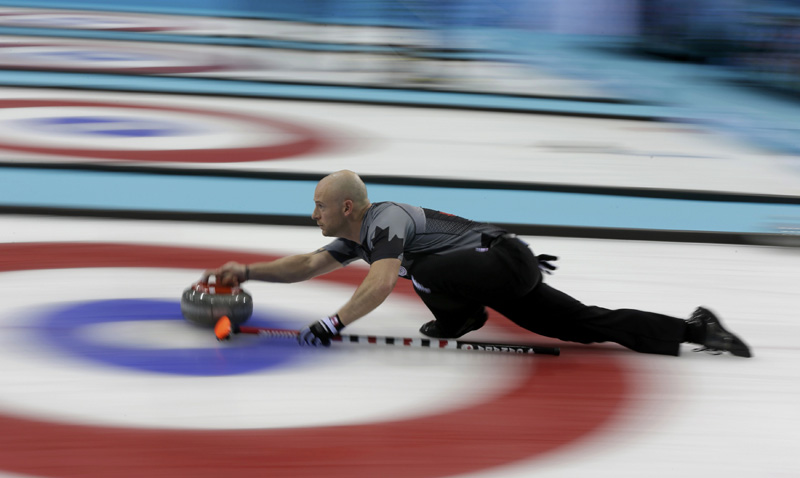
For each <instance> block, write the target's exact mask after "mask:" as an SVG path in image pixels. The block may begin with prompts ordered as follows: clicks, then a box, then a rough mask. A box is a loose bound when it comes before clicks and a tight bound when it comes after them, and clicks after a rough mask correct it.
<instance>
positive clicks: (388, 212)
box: [365, 201, 425, 230]
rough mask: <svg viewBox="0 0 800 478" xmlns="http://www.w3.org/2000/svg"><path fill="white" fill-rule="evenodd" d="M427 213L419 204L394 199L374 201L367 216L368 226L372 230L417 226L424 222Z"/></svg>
mask: <svg viewBox="0 0 800 478" xmlns="http://www.w3.org/2000/svg"><path fill="white" fill-rule="evenodd" d="M424 218H425V213H424V212H423V210H422V209H421V208H419V207H417V206H412V205H410V204H404V203H399V202H393V201H383V202H377V203H373V204H372V207H370V209H369V211H367V216H366V218H365V219H366V221H365V222H366V226H367V227H368V228H369V229H370V230H374V229H375V228H381V229H385V228H387V227H392V228H395V229H396V228H398V227H401V228H408V227H416V226H417V225H418V224H421V223H423V222H424Z"/></svg>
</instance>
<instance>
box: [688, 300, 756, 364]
mask: <svg viewBox="0 0 800 478" xmlns="http://www.w3.org/2000/svg"><path fill="white" fill-rule="evenodd" d="M686 325H687V326H688V327H692V328H693V331H692V332H694V333H695V337H698V338H699V340H695V342H696V343H698V344H700V345H702V346H703V348H701V349H698V350H699V351H709V352H730V353H732V354H733V355H735V356H737V357H752V355H751V354H750V348H749V347H748V346H747V344H745V343H744V342H743V341H742V339H740V338H739V337H737V336H735V335H733V334H732V333H730V332H728V331H727V330H726V329H725V327H723V326H722V323H720V321H719V319H718V318H717V316H716V315H714V313H713V312H711V311H710V310H708V309H706V308H703V307H698V308H697V309H696V310H695V311H694V313H692V316H691V317H689V320H687V321H686Z"/></svg>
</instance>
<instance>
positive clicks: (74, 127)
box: [24, 115, 198, 138]
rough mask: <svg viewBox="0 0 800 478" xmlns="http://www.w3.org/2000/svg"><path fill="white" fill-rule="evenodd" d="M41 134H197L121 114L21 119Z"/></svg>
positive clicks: (136, 135) (193, 130) (186, 129)
mask: <svg viewBox="0 0 800 478" xmlns="http://www.w3.org/2000/svg"><path fill="white" fill-rule="evenodd" d="M24 123H25V126H27V127H32V128H35V129H38V130H40V131H43V132H45V133H48V132H52V133H56V134H67V135H75V136H101V137H119V138H158V137H172V136H181V135H188V134H198V131H197V130H196V129H192V128H189V127H187V126H185V125H180V124H177V123H174V122H170V121H165V120H156V119H140V118H133V117H124V116H101V115H81V116H60V117H49V118H35V119H30V120H25V121H24Z"/></svg>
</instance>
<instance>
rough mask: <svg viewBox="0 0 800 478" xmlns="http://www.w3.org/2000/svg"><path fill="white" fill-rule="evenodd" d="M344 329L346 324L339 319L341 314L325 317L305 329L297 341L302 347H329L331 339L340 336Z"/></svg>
mask: <svg viewBox="0 0 800 478" xmlns="http://www.w3.org/2000/svg"><path fill="white" fill-rule="evenodd" d="M342 329H344V324H343V323H342V321H341V319H339V314H334V315H331V316H328V317H323V318H321V319H319V320H318V321H316V322H314V323H312V324H310V325H308V326H307V327H305V328H303V329H302V330H301V331H300V333H299V335H298V336H297V340H298V342H300V345H313V346H319V345H322V346H325V347H328V346H330V344H331V339H332V338H333V337H334V336H336V335H339V332H340V331H341V330H342Z"/></svg>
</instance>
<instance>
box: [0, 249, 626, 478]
mask: <svg viewBox="0 0 800 478" xmlns="http://www.w3.org/2000/svg"><path fill="white" fill-rule="evenodd" d="M0 257H3V260H2V261H0V272H5V271H17V270H36V269H40V270H41V269H63V268H88V267H161V268H163V267H174V268H197V269H203V268H205V267H207V266H208V264H214V263H222V262H224V261H227V260H235V261H240V262H253V261H260V260H271V259H275V258H276V257H275V256H270V255H261V254H253V253H246V252H240V251H225V250H214V249H198V248H184V247H169V246H150V245H132V244H117V243H100V244H90V243H7V244H0ZM350 269H351V268H345V269H340V270H338V271H336V272H334V273H332V274H329V275H327V276H324V278H320V279H315V280H329V281H335V282H337V283H345V284H358V283H360V281H361V280H362V278H363V276H364V271H363V270H350ZM403 282H404V283H405V282H407V281H403ZM397 292H398V293H400V294H405V295H409V296H413V295H415V294H414V292H413V290H412V289H411V288H410V287H408V286H407V284H404V285H403V286H402V287H399V288H398V290H397ZM520 359H521V360H529V361H530V364H531V365H530V368H529V369H527V370H528V371H527V374H521V375H522V376H521V377H520V379H519V382H518V383H517V384H516V386H515V387H512V388H511V389H509V390H507V391H505V392H503V393H502V394H499V395H498V396H496V397H494V398H492V399H490V400H488V401H486V402H483V403H479V404H477V405H472V406H468V407H465V408H460V409H455V410H452V411H447V412H444V413H440V414H437V415H432V416H423V417H420V418H412V419H408V420H397V421H384V422H375V423H371V424H357V425H342V426H328V427H307V428H306V427H302V428H288V429H263V430H173V429H140V428H136V429H134V428H124V427H103V426H88V425H82V424H73V423H64V422H51V421H47V420H45V419H40V420H36V419H28V418H23V417H19V416H14V415H9V414H4V413H0V427H2V429H3V430H4V433H5V435H6V436H8V437H14V439H13V440H6V441H5V442H4V446H3V447H0V470H4V471H8V472H12V473H21V474H31V475H36V476H46V477H53V478H62V477H63V478H66V477H73V476H81V477H84V478H100V477H103V478H105V477H107V476H115V477H120V478H128V477H130V478H133V477H137V478H139V477H141V476H159V475H163V474H164V473H165V472H167V471H168V472H169V473H170V474H171V475H172V476H192V477H199V478H206V477H208V478H211V477H215V478H216V477H219V476H226V475H229V474H230V473H231V470H235V474H236V476H237V478H242V477H247V478H249V477H259V478H260V477H263V476H268V475H270V474H274V475H275V476H281V477H309V476H319V473H320V469H321V468H320V467H321V466H324V470H325V475H326V476H328V477H330V478H350V477H352V476H381V477H388V478H395V477H396V478H399V477H416V478H423V477H429V478H434V477H443V476H452V475H457V474H464V473H470V472H475V471H478V470H485V469H487V468H491V467H496V466H502V465H507V464H509V463H513V462H515V461H519V460H524V459H530V458H532V457H535V456H537V455H541V454H543V453H547V452H549V451H553V450H556V449H558V448H560V447H562V446H565V445H569V444H571V443H574V442H576V441H577V440H581V439H582V438H585V437H587V436H588V435H590V434H592V433H593V432H596V431H597V430H598V429H600V428H601V427H602V426H603V425H604V424H606V423H608V422H609V421H610V420H611V419H612V418H613V417H614V416H615V415H616V414H617V413H618V412H620V411H621V410H622V409H623V407H624V405H625V404H626V402H627V398H628V397H629V396H630V395H631V394H632V393H633V392H634V390H633V386H632V380H631V379H630V378H629V375H628V373H627V370H626V368H625V366H624V365H623V364H622V363H621V361H620V360H618V359H615V358H614V357H613V356H611V355H610V354H609V355H607V356H603V355H598V354H594V355H590V356H589V355H583V354H581V352H574V353H570V354H567V355H562V356H561V357H559V358H555V357H541V358H539V357H537V358H535V359H534V358H523V357H520ZM476 386H479V385H476ZM264 406H269V404H264ZM454 437H460V438H461V439H458V440H454V439H453V438H454ZM67 443H68V444H69V451H68V453H65V450H64V446H65V444H67ZM431 444H435V446H432V445H431ZM34 456H35V459H34ZM270 476H271V475H270Z"/></svg>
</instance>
